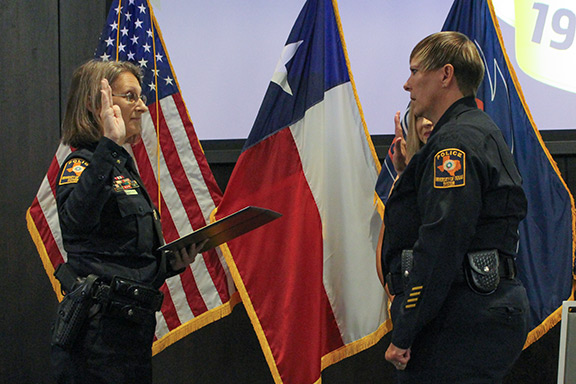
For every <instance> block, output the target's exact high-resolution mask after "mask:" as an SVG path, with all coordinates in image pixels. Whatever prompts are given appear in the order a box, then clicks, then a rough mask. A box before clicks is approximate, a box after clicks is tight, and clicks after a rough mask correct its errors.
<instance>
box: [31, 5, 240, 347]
mask: <svg viewBox="0 0 576 384" xmlns="http://www.w3.org/2000/svg"><path fill="white" fill-rule="evenodd" d="M95 58H96V59H99V60H103V61H108V60H125V61H130V62H133V63H135V64H136V65H138V66H139V67H140V68H141V69H142V70H143V73H144V79H143V84H142V94H143V95H145V96H146V97H147V99H148V102H147V104H148V109H149V112H150V113H147V114H145V115H144V116H143V118H142V141H141V142H140V143H138V144H136V145H134V146H132V147H131V148H128V149H129V151H131V153H132V154H133V157H134V158H135V160H136V163H137V166H138V170H139V172H140V175H141V177H142V180H143V181H144V184H145V186H146V189H147V190H148V192H149V193H150V195H151V196H152V199H153V200H154V203H155V205H156V206H157V207H158V208H159V210H160V212H161V216H162V226H163V231H164V237H165V240H166V241H167V242H170V241H172V240H175V239H177V238H179V237H181V236H183V235H186V234H187V233H189V232H191V231H192V230H193V229H198V228H200V227H202V226H204V225H206V224H207V223H209V222H210V215H211V214H212V212H213V211H214V209H215V207H216V206H217V205H218V204H219V202H220V200H221V198H222V192H221V191H220V189H219V188H218V185H217V183H216V181H215V179H214V176H213V175H212V172H211V170H210V168H209V166H208V163H207V161H206V158H205V156H204V152H203V151H202V148H201V146H200V143H199V141H198V138H197V136H196V133H195V132H194V127H193V125H192V122H191V120H190V117H189V115H188V111H187V109H186V106H185V104H184V101H183V99H182V96H181V94H180V89H179V87H178V82H177V80H176V76H175V75H174V72H173V69H172V67H171V64H170V60H169V57H168V53H167V52H166V48H165V45H164V42H163V40H162V36H161V33H160V30H159V28H158V24H157V22H156V19H155V17H154V14H153V11H152V8H151V6H150V4H149V2H148V1H142V0H124V1H122V0H116V1H114V3H113V4H112V6H111V8H110V12H109V15H108V19H107V21H106V25H105V27H104V30H103V32H102V36H101V38H100V42H99V44H98V48H97V49H96V53H95ZM69 152H70V148H68V147H67V146H63V145H60V147H59V148H58V151H57V153H56V155H55V157H54V159H53V161H52V164H51V166H50V168H49V170H48V173H47V175H46V177H45V178H44V181H43V182H42V185H41V187H40V190H39V191H38V194H37V196H36V198H35V199H34V202H33V203H32V205H31V207H30V209H29V210H28V214H27V220H28V227H29V230H30V234H31V236H32V238H33V239H34V241H35V243H36V246H37V249H38V251H39V253H40V255H41V257H42V260H43V263H44V266H45V269H46V272H47V274H48V276H49V277H50V279H51V281H52V284H53V286H54V288H55V290H56V292H57V294H58V295H60V290H59V285H58V282H57V281H55V280H54V278H53V272H54V269H55V267H56V266H57V265H58V264H60V263H62V262H64V261H66V252H65V251H64V249H63V246H62V238H61V234H60V226H59V223H58V214H57V209H56V201H55V198H54V196H55V187H56V177H57V173H58V170H59V168H60V165H61V164H62V161H63V160H64V159H65V157H66V156H67V155H68V153H69ZM161 290H162V291H163V292H164V295H165V299H164V304H163V305H162V311H161V312H158V313H157V320H158V325H157V327H156V341H155V343H154V347H153V351H154V352H155V353H157V352H159V351H161V350H162V349H164V348H166V347H167V346H168V345H170V344H172V343H173V342H175V341H177V340H179V339H180V338H182V337H184V336H185V335H187V334H189V333H190V332H192V331H194V330H196V329H198V328H200V327H202V326H204V325H206V324H209V323H210V322H212V321H214V320H217V319H219V318H221V317H223V316H225V315H227V314H229V313H230V311H231V309H232V307H233V305H234V304H236V303H237V302H238V295H234V292H235V288H234V284H233V282H232V279H231V277H230V273H229V270H228V267H227V265H226V263H225V261H224V258H223V256H222V254H221V252H220V251H219V250H211V251H208V252H206V253H204V254H203V257H197V258H196V260H195V261H194V263H193V264H192V265H191V266H190V267H188V268H187V269H186V271H185V272H183V273H182V274H180V275H178V276H175V277H173V278H170V279H169V280H168V281H167V282H166V284H164V286H163V287H162V288H161Z"/></svg>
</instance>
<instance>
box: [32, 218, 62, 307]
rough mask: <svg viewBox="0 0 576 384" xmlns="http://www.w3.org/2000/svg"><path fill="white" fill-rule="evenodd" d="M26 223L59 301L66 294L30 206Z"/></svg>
mask: <svg viewBox="0 0 576 384" xmlns="http://www.w3.org/2000/svg"><path fill="white" fill-rule="evenodd" d="M26 224H27V227H28V232H29V233H30V237H32V241H34V244H35V245H36V250H37V251H38V254H39V255H40V260H42V264H43V265H44V269H45V271H46V274H47V275H48V278H49V279H50V283H51V284H52V288H53V289H54V292H55V293H56V298H57V299H58V302H60V301H62V299H63V298H64V295H63V294H62V288H61V287H60V282H59V281H58V280H56V278H55V277H54V266H53V265H52V261H51V260H50V257H49V256H48V252H47V251H46V247H45V246H44V242H43V241H42V237H41V236H40V233H39V232H38V228H37V227H36V223H35V222H34V219H33V218H32V215H31V214H30V208H28V210H27V211H26Z"/></svg>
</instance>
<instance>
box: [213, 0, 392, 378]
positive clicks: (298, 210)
mask: <svg viewBox="0 0 576 384" xmlns="http://www.w3.org/2000/svg"><path fill="white" fill-rule="evenodd" d="M360 111H361V109H360V107H359V102H358V97H357V95H356V92H355V88H354V84H353V82H352V76H351V72H350V68H349V66H348V64H347V57H346V52H345V49H344V39H343V35H342V30H341V27H340V22H339V17H338V13H337V7H336V6H335V5H334V4H333V3H332V1H330V0H310V1H307V2H306V4H305V5H304V8H303V9H302V11H301V13H300V15H299V17H298V19H297V20H296V23H295V25H294V27H293V29H292V32H291V33H290V36H289V37H288V40H287V42H286V44H285V46H284V49H283V50H282V53H281V55H280V60H279V62H278V64H277V66H276V69H275V71H274V74H273V76H272V80H271V82H270V84H269V86H268V90H267V93H266V95H265V97H264V101H263V102H262V105H261V107H260V111H259V113H258V115H257V117H256V121H255V123H254V126H253V128H252V131H251V133H250V135H249V137H248V139H247V141H246V144H245V147H244V149H243V152H242V154H241V156H240V158H239V160H238V162H237V164H236V167H235V169H234V171H233V173H232V176H231V178H230V181H229V183H228V186H227V188H226V192H225V194H224V197H223V199H222V202H221V204H220V205H219V207H218V212H217V217H218V218H219V217H223V216H226V215H228V214H231V213H233V212H235V211H237V210H239V209H241V208H243V207H245V206H248V205H256V206H260V207H264V208H269V209H272V210H274V211H277V212H280V213H282V214H283V217H282V218H280V219H278V220H276V221H274V222H272V223H270V224H267V225H265V226H263V227H261V228H259V229H256V230H254V231H252V232H250V233H248V234H246V235H244V236H243V237H241V238H238V239H237V240H233V241H231V242H229V243H228V244H227V247H224V248H225V249H224V254H225V256H226V261H227V263H228V264H229V266H230V269H231V273H232V276H233V278H234V282H235V283H236V286H237V287H238V290H239V292H240V295H241V296H242V300H243V302H244V305H245V307H246V309H247V311H248V314H249V316H250V318H251V321H252V324H253V326H254V328H255V330H256V333H257V335H258V338H259V341H260V344H261V346H262V349H263V351H264V354H265V356H266V359H267V362H268V365H269V367H270V369H271V372H272V375H273V377H274V380H275V381H276V382H277V383H281V382H286V383H294V384H296V383H297V384H304V383H314V382H317V381H318V380H319V379H320V376H321V371H322V369H324V368H325V367H327V366H329V365H331V364H333V363H335V362H337V361H340V360H342V359H343V358H345V357H347V356H350V355H352V354H354V353H357V352H359V351H361V350H363V349H366V348H368V347H370V346H372V345H374V344H375V343H376V342H377V341H378V340H379V339H380V338H381V337H382V336H383V335H384V334H385V333H386V332H387V331H388V330H389V328H390V322H389V321H387V320H388V314H387V301H386V298H385V294H384V290H383V289H382V286H381V285H380V282H379V280H378V277H377V274H376V268H375V258H376V245H377V240H378V235H379V231H380V227H381V224H382V220H381V213H382V203H381V201H380V200H379V199H378V197H377V195H376V194H375V191H374V186H375V184H376V179H377V177H378V173H379V163H378V159H377V156H376V153H375V151H374V147H373V145H372V143H371V140H370V136H369V134H368V132H367V130H366V127H365V124H364V121H363V117H362V114H361V112H360ZM226 248H228V249H226ZM230 254H232V255H233V256H231V255H230Z"/></svg>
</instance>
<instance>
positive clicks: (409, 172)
mask: <svg viewBox="0 0 576 384" xmlns="http://www.w3.org/2000/svg"><path fill="white" fill-rule="evenodd" d="M521 183H522V180H521V177H520V174H519V172H518V170H517V168H516V165H515V164H514V159H513V157H512V155H511V153H510V149H509V147H508V146H507V145H506V142H505V141H504V138H503V136H502V134H501V132H500V130H499V129H498V127H497V126H496V125H495V124H494V122H493V121H492V120H491V119H490V117H488V115H486V114H485V113H484V112H483V111H481V110H479V109H478V108H477V107H476V102H475V100H474V98H472V97H466V98H463V99H460V100H459V101H457V102H456V103H454V104H453V105H452V106H451V107H450V108H449V109H448V110H447V111H446V112H445V113H444V115H443V116H442V117H441V118H440V120H439V121H438V123H437V124H436V126H435V127H434V130H433V131H432V134H431V136H430V138H429V140H428V142H427V144H426V145H425V146H424V147H423V148H422V149H421V150H420V151H419V152H418V153H417V154H416V155H414V157H413V158H412V160H411V161H410V163H409V164H408V166H407V167H406V169H405V170H404V172H403V173H402V175H401V176H400V177H399V178H398V180H397V182H396V184H395V186H394V189H393V191H392V193H391V195H390V198H389V199H388V202H387V204H386V210H385V214H384V223H385V234H384V240H383V247H382V265H383V273H384V275H386V273H388V272H392V273H400V272H401V271H400V268H401V265H400V263H401V256H400V255H401V252H402V250H404V249H413V254H414V259H413V260H414V261H413V263H414V266H413V269H412V271H411V273H410V275H409V280H408V285H407V288H406V290H405V291H404V294H403V295H399V296H397V299H401V300H402V301H401V302H400V304H399V307H398V308H399V311H398V313H397V315H396V318H395V319H394V331H393V335H392V343H393V344H394V345H396V346H397V347H399V348H403V349H407V348H409V347H410V346H411V345H412V343H413V341H414V338H415V337H416V335H417V333H418V332H419V331H420V330H421V329H422V328H423V327H424V326H425V325H426V324H427V323H429V322H430V321H431V320H432V319H434V318H435V317H436V315H437V313H438V311H439V310H440V308H441V307H442V303H443V302H444V300H445V298H446V296H447V294H448V291H449V289H450V287H451V285H452V283H453V282H454V281H455V280H456V279H462V276H463V262H464V257H465V255H466V253H468V252H471V251H478V250H490V249H498V250H499V252H500V253H501V254H503V255H508V256H512V257H513V256H515V255H516V247H517V241H518V232H517V230H518V224H519V222H520V221H521V220H522V219H523V218H524V217H525V215H526V206H527V202H526V197H525V194H524V191H523V190H522V187H521ZM395 304H396V305H397V304H398V303H395Z"/></svg>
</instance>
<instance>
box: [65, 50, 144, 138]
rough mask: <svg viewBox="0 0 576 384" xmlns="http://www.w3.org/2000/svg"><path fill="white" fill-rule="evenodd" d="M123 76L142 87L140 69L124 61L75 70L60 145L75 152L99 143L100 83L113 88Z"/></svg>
mask: <svg viewBox="0 0 576 384" xmlns="http://www.w3.org/2000/svg"><path fill="white" fill-rule="evenodd" d="M124 72H129V73H132V74H133V75H134V76H135V77H136V78H137V79H138V82H139V83H140V85H142V72H141V71H140V68H138V67H137V66H136V65H134V64H132V63H129V62H127V61H97V60H90V61H88V62H87V63H85V64H83V65H81V66H80V67H79V68H78V69H76V71H75V72H74V75H73V76H72V83H71V85H70V93H69V94H68V103H67V105H66V113H65V115H64V121H63V122H62V143H63V144H67V145H70V146H71V147H74V148H78V147H82V146H86V145H88V144H90V143H93V142H96V141H98V140H100V138H101V137H102V129H101V127H100V116H99V111H100V108H101V106H102V102H101V96H100V81H102V79H107V80H108V83H110V84H113V83H114V81H116V79H117V78H118V76H120V75H121V74H122V73H124Z"/></svg>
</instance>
